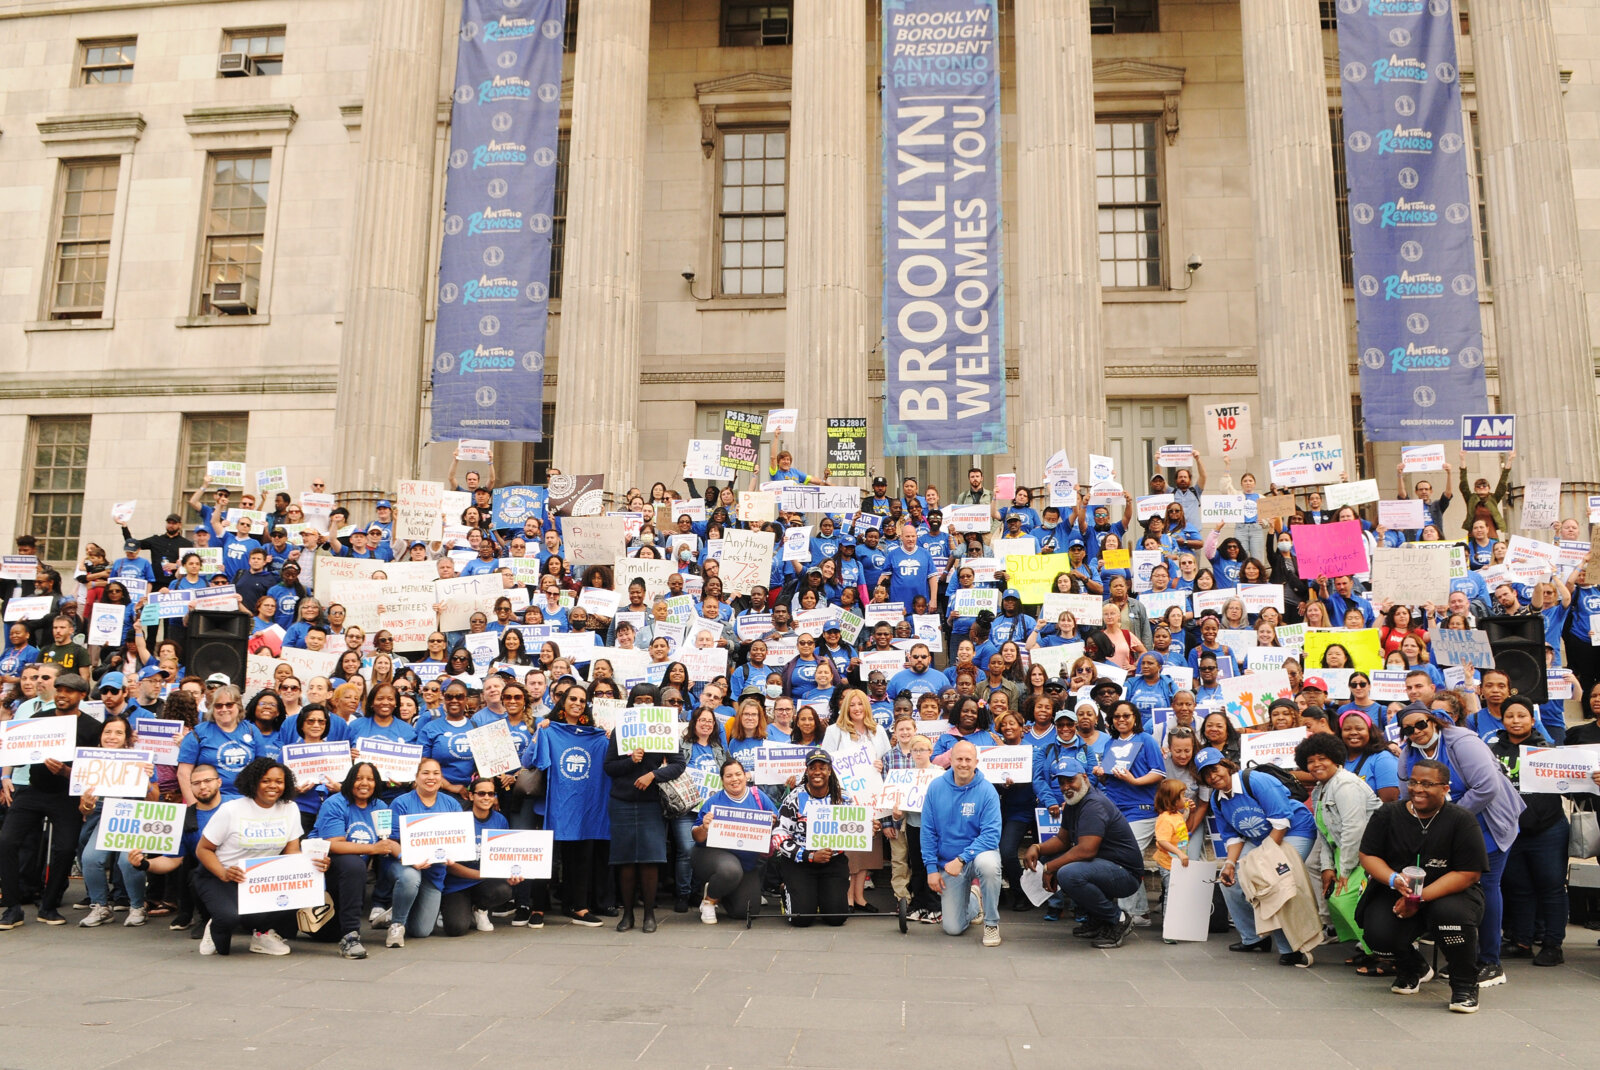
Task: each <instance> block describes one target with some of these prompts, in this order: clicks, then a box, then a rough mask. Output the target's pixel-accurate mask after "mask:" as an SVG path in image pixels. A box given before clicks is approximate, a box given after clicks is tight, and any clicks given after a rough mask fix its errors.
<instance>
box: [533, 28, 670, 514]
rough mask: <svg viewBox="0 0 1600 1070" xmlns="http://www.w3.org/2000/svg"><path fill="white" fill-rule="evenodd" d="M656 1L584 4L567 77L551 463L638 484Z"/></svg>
mask: <svg viewBox="0 0 1600 1070" xmlns="http://www.w3.org/2000/svg"><path fill="white" fill-rule="evenodd" d="M649 73H650V0H584V2H583V12H582V16H581V17H580V18H579V19H578V45H577V63H576V66H575V70H574V72H573V80H572V143H571V149H570V151H571V156H570V161H571V162H570V165H569V166H570V172H569V173H570V178H569V180H568V183H567V189H568V193H567V237H566V250H567V252H566V261H565V264H564V274H563V278H562V294H561V349H560V356H559V358H558V363H557V368H556V430H555V463H556V467H558V468H560V469H561V471H563V472H565V473H567V474H568V475H583V474H586V473H591V472H603V473H605V477H606V490H608V491H611V492H613V493H616V494H621V493H622V492H623V491H625V490H627V489H628V488H629V487H631V486H632V485H633V473H634V464H635V461H636V449H637V444H636V440H635V436H634V426H633V421H634V415H635V413H636V411H637V409H638V406H639V306H640V300H639V276H640V267H641V263H640V257H641V256H642V255H643V251H644V238H643V231H644V157H645V112H646V104H647V97H648V90H649V85H648V78H649Z"/></svg>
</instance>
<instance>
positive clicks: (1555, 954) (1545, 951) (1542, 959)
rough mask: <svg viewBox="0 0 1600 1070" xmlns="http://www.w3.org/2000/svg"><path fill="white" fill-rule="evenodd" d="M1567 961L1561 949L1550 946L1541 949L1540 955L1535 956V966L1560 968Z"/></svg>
mask: <svg viewBox="0 0 1600 1070" xmlns="http://www.w3.org/2000/svg"><path fill="white" fill-rule="evenodd" d="M1566 961H1567V957H1566V956H1565V955H1563V954H1562V953H1561V949H1560V948H1559V947H1551V946H1550V945H1549V944H1546V945H1544V946H1543V947H1541V948H1540V949H1539V953H1538V954H1537V955H1535V956H1533V964H1534V965H1535V966H1559V965H1561V964H1562V963H1563V962H1566Z"/></svg>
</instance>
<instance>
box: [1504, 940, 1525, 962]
mask: <svg viewBox="0 0 1600 1070" xmlns="http://www.w3.org/2000/svg"><path fill="white" fill-rule="evenodd" d="M1500 957H1501V958H1502V959H1531V958H1533V948H1531V947H1529V946H1527V945H1526V944H1519V943H1516V942H1515V941H1512V940H1507V941H1506V942H1505V943H1503V944H1501V945H1500Z"/></svg>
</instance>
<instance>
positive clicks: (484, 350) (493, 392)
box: [432, 0, 566, 442]
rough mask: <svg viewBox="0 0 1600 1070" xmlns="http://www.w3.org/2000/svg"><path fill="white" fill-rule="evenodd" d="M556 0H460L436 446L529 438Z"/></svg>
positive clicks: (537, 396) (553, 106) (544, 259)
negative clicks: (446, 442)
mask: <svg viewBox="0 0 1600 1070" xmlns="http://www.w3.org/2000/svg"><path fill="white" fill-rule="evenodd" d="M565 15H566V5H565V3H564V0H463V4H462V9H461V42H460V46H459V48H458V50H457V60H456V88H455V95H454V104H453V106H452V107H451V110H450V166H449V168H448V172H447V177H446V180H445V202H444V211H445V218H444V244H443V247H442V249H441V251H440V256H439V308H438V318H437V323H436V327H437V330H436V332H435V340H434V347H433V430H432V437H433V440H434V441H435V442H440V441H451V440H459V439H463V438H473V439H491V440H494V441H499V442H537V441H538V440H539V434H540V427H541V423H542V419H543V412H544V344H545V326H546V321H547V319H548V315H549V311H550V234H551V228H552V226H553V221H552V220H553V212H554V208H555V190H556V142H557V130H556V125H557V121H558V120H559V118H560V115H561V40H562V30H563V27H562V20H563V19H564V18H565Z"/></svg>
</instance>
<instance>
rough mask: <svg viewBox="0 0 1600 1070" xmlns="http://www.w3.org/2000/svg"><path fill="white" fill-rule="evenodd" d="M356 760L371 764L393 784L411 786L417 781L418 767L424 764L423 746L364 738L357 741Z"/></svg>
mask: <svg viewBox="0 0 1600 1070" xmlns="http://www.w3.org/2000/svg"><path fill="white" fill-rule="evenodd" d="M355 760H356V761H358V762H371V763H372V764H373V765H374V766H376V767H377V770H378V775H379V776H381V777H382V778H383V779H384V780H385V781H387V782H389V783H391V784H409V783H411V782H412V781H413V780H415V779H417V766H419V765H421V764H422V744H420V743H401V742H399V741H398V740H393V739H383V738H381V737H379V736H363V737H362V738H360V739H358V740H356V759H355Z"/></svg>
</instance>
